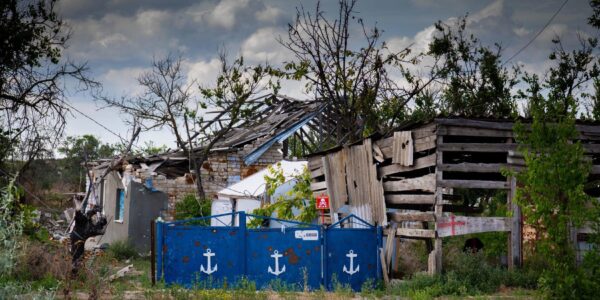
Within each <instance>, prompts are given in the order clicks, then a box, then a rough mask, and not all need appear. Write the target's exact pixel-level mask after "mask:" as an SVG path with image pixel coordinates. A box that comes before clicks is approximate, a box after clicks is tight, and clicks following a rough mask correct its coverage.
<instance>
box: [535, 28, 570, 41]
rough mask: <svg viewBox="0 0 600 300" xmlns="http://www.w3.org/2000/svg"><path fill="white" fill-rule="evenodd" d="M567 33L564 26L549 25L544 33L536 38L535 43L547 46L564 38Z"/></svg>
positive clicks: (567, 29)
mask: <svg viewBox="0 0 600 300" xmlns="http://www.w3.org/2000/svg"><path fill="white" fill-rule="evenodd" d="M568 31H569V27H568V26H567V25H566V24H551V25H549V26H548V27H547V28H546V30H544V32H542V33H541V34H540V36H538V38H537V39H536V42H538V43H539V42H543V43H545V44H547V45H549V43H550V42H551V41H552V40H553V39H554V38H556V37H557V36H558V37H562V36H564V35H565V34H566V33H567V32H568Z"/></svg>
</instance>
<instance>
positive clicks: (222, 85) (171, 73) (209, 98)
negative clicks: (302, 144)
mask: <svg viewBox="0 0 600 300" xmlns="http://www.w3.org/2000/svg"><path fill="white" fill-rule="evenodd" d="M220 59H221V70H220V74H219V75H218V77H217V79H216V82H217V84H216V86H215V87H212V88H209V87H204V86H202V87H200V94H201V96H202V97H195V96H194V94H193V93H192V91H193V90H192V89H193V88H195V87H196V82H195V81H191V82H189V83H188V82H187V80H186V78H185V76H184V75H183V70H182V65H181V62H182V59H181V57H178V58H174V57H173V56H170V55H169V56H167V57H166V58H164V59H161V60H156V61H154V62H153V64H152V70H151V71H149V72H146V73H144V74H142V75H141V76H140V77H139V78H138V82H139V84H140V85H141V86H142V87H143V88H144V92H143V93H142V94H141V95H139V96H137V97H134V98H126V97H124V98H122V99H120V100H115V99H111V98H106V97H104V98H102V101H103V102H105V103H106V104H107V105H108V106H111V107H116V108H119V109H120V110H121V111H122V112H124V113H126V114H129V115H133V116H134V117H135V119H138V120H140V122H141V124H142V127H143V128H144V130H150V129H161V128H164V127H167V128H169V130H170V131H171V132H172V134H173V136H174V138H175V142H176V144H177V147H178V148H179V149H181V150H182V151H183V152H184V154H185V155H186V156H187V157H188V158H189V161H190V169H191V170H193V171H194V173H195V174H196V187H197V194H198V198H199V199H203V198H204V197H205V193H204V189H203V187H202V176H201V166H202V164H203V163H204V162H205V161H206V160H207V159H208V155H209V153H210V151H211V150H212V149H213V147H214V145H215V144H217V143H218V142H219V141H220V140H221V139H222V138H223V137H224V136H225V135H226V134H227V133H228V132H230V131H231V129H232V128H234V127H235V126H237V125H239V124H241V123H243V122H244V121H246V120H248V119H251V118H252V117H253V116H254V113H256V112H257V107H258V106H259V105H256V103H255V102H253V101H252V99H251V98H252V97H253V96H254V95H256V94H257V93H260V92H261V91H264V87H265V84H268V83H265V81H266V82H269V80H268V79H267V77H269V74H270V68H266V67H263V66H260V65H259V66H255V67H247V66H244V63H243V59H242V58H238V59H236V60H235V61H234V62H233V63H232V64H229V63H228V62H227V59H226V54H225V53H224V52H222V53H221V55H220ZM208 108H210V109H211V110H212V111H213V114H212V116H211V117H207V116H206V114H204V112H205V110H206V109H208Z"/></svg>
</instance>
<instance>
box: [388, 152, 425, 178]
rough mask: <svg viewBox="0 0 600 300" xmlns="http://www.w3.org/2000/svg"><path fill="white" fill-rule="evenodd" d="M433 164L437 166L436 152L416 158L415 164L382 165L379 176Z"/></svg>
mask: <svg viewBox="0 0 600 300" xmlns="http://www.w3.org/2000/svg"><path fill="white" fill-rule="evenodd" d="M433 166H435V154H431V155H428V156H425V157H421V158H417V159H415V162H414V165H413V166H410V167H406V166H401V165H399V164H391V165H389V166H385V167H380V168H379V170H378V171H377V172H378V176H379V177H383V176H386V175H390V174H396V173H400V172H409V171H414V170H418V169H423V168H429V167H433Z"/></svg>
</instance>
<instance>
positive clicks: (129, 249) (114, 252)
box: [108, 241, 139, 260]
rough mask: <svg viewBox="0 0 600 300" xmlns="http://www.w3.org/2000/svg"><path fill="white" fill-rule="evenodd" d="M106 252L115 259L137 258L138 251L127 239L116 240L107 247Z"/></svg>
mask: <svg viewBox="0 0 600 300" xmlns="http://www.w3.org/2000/svg"><path fill="white" fill-rule="evenodd" d="M108 253H110V255H111V256H112V257H114V258H115V259H117V260H125V259H131V258H137V257H138V256H139V254H138V252H137V251H136V250H135V248H134V247H133V245H132V244H131V243H130V242H129V241H116V242H113V243H111V244H110V246H109V247H108Z"/></svg>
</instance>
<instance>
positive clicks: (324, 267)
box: [320, 225, 328, 289]
mask: <svg viewBox="0 0 600 300" xmlns="http://www.w3.org/2000/svg"><path fill="white" fill-rule="evenodd" d="M320 231H321V284H322V285H323V286H324V287H325V289H327V284H328V283H327V282H326V280H325V278H326V276H325V274H328V273H327V272H328V271H327V263H326V261H327V260H326V259H325V256H326V255H327V249H326V248H325V247H326V246H327V240H326V237H325V233H326V229H325V225H321V230H320Z"/></svg>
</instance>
